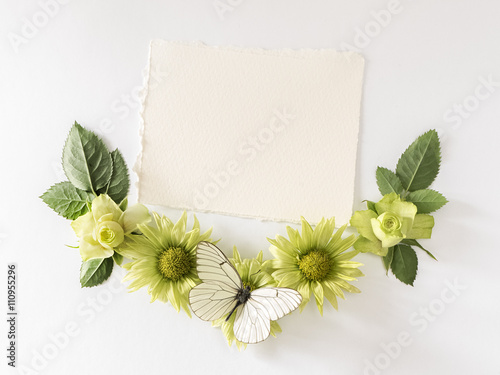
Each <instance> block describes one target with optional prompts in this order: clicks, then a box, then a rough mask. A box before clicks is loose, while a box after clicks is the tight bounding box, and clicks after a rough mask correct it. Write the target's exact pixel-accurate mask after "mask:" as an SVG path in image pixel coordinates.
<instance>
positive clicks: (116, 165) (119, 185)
mask: <svg viewBox="0 0 500 375" xmlns="http://www.w3.org/2000/svg"><path fill="white" fill-rule="evenodd" d="M110 155H111V159H112V161H113V173H112V175H111V179H110V180H109V183H108V184H107V185H106V186H105V187H104V188H102V189H101V190H99V191H98V193H100V194H102V193H106V194H108V195H109V196H110V197H111V199H113V200H114V201H115V203H116V204H120V202H121V201H123V200H124V199H125V198H126V197H127V194H128V190H129V187H130V180H129V176H128V168H127V164H126V163H125V160H124V159H123V156H122V154H121V153H120V151H118V149H116V150H114V151H113V152H112V153H111V154H110Z"/></svg>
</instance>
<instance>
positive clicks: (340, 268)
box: [40, 123, 447, 350]
mask: <svg viewBox="0 0 500 375" xmlns="http://www.w3.org/2000/svg"><path fill="white" fill-rule="evenodd" d="M440 154H441V152H440V143H439V137H438V134H437V132H436V131H435V130H430V131H428V132H427V133H425V134H423V135H421V136H420V137H419V138H418V139H417V140H415V141H414V142H413V143H412V144H411V145H410V146H409V147H408V148H407V149H406V151H405V152H404V153H403V154H402V156H401V158H400V159H399V161H398V163H397V166H396V170H395V172H394V171H392V170H389V169H387V168H383V167H378V168H377V171H376V178H377V184H378V187H379V190H380V193H381V194H382V195H383V197H382V199H381V200H380V201H378V202H376V203H375V202H373V201H366V203H367V209H366V210H363V211H356V212H355V213H354V215H353V216H352V218H351V220H350V224H351V226H352V227H354V228H356V230H357V232H358V233H359V235H358V236H356V235H355V234H352V235H350V236H348V237H345V238H343V237H342V234H343V233H344V231H345V229H346V227H347V224H345V225H344V226H342V227H340V228H339V229H338V230H335V219H334V218H330V219H325V218H323V219H322V220H321V221H320V222H319V223H318V224H317V225H316V226H315V227H314V228H313V227H312V226H311V225H310V224H309V223H308V222H307V221H306V219H304V218H302V219H301V221H302V226H301V231H300V232H299V231H298V230H296V229H293V228H291V227H289V226H287V228H286V229H287V234H288V238H285V237H283V236H280V235H277V236H276V238H275V239H268V240H269V242H270V244H271V246H270V252H271V253H272V255H273V256H274V259H271V260H266V261H264V260H263V253H262V251H261V252H260V253H259V254H258V255H257V257H256V258H253V259H242V258H241V256H240V254H239V252H238V250H237V248H236V247H234V249H233V257H232V258H230V259H228V258H227V257H226V256H225V255H224V253H223V252H222V251H221V250H220V249H219V248H217V246H216V243H217V241H213V240H212V239H211V238H210V235H211V229H210V230H208V231H206V232H203V233H202V232H201V230H200V223H199V221H198V219H197V218H196V216H194V224H193V227H192V228H191V229H189V228H187V214H186V212H184V213H183V214H182V216H181V218H180V219H179V220H178V221H177V222H175V223H174V222H173V221H172V220H170V219H169V218H168V217H165V216H160V215H159V214H157V213H156V212H151V213H150V212H149V210H148V208H146V207H145V206H144V205H142V204H139V203H138V204H135V205H132V206H129V205H128V200H127V195H128V191H129V187H130V181H129V174H128V169H127V165H126V163H125V161H124V159H123V157H122V154H121V153H120V151H119V150H114V151H112V152H109V150H108V149H107V147H106V145H105V144H104V142H103V141H102V139H100V138H99V137H98V136H97V135H96V134H94V133H93V132H91V131H89V130H87V129H85V128H83V127H82V126H80V125H79V124H77V123H75V124H74V126H73V127H72V129H71V131H70V133H69V136H68V138H67V140H66V144H65V146H64V149H63V156H62V165H63V169H64V172H65V174H66V176H67V178H68V181H65V182H60V183H57V184H55V185H53V186H52V187H51V188H50V189H49V190H47V192H45V193H44V194H43V195H42V196H41V197H40V198H41V199H42V200H43V201H44V202H45V203H46V204H47V205H48V206H49V207H50V208H52V209H53V210H54V211H55V212H57V213H58V214H59V215H61V216H63V217H65V218H66V219H69V220H72V222H71V227H72V228H73V230H74V232H75V234H76V235H77V237H78V238H79V242H78V246H77V247H76V248H78V249H79V251H80V255H81V257H82V261H83V262H82V266H81V270H80V283H81V286H82V287H93V286H96V285H100V284H102V283H103V282H104V281H106V280H107V279H108V278H109V276H110V275H111V272H112V270H113V267H114V265H115V264H116V265H117V266H121V267H123V268H124V269H125V270H127V274H126V276H125V278H124V280H126V281H130V284H129V285H128V288H129V290H130V291H137V290H139V289H141V288H143V287H147V291H148V293H149V294H150V295H151V302H153V301H155V300H160V301H162V302H164V303H167V302H168V303H170V304H171V305H172V306H173V307H174V308H175V309H176V310H177V311H180V310H181V309H182V310H184V311H185V312H186V314H187V315H188V316H190V317H191V311H193V312H194V314H195V315H196V316H198V317H199V318H200V319H203V320H206V321H211V322H212V325H213V326H216V327H220V328H221V330H222V332H223V333H224V335H225V337H226V339H227V341H228V343H229V345H232V343H233V342H235V343H236V346H237V347H238V349H240V350H241V349H244V348H246V345H247V344H248V343H257V342H260V341H263V340H265V339H266V338H267V337H268V336H269V335H273V336H276V334H277V333H279V332H281V328H280V326H279V325H278V323H277V320H278V319H279V318H281V317H283V316H284V315H287V314H289V313H291V312H292V311H293V310H295V309H297V308H300V311H302V309H303V308H304V307H305V306H306V305H307V303H308V302H309V300H310V298H311V296H312V295H313V296H314V299H315V301H316V305H317V307H318V309H319V312H320V313H321V314H323V303H324V300H325V298H326V299H327V300H328V302H330V303H331V305H332V306H333V307H334V308H335V309H338V304H337V298H338V297H340V298H343V299H344V298H345V297H344V291H347V292H351V293H359V292H360V290H359V289H358V288H356V287H355V286H353V285H351V284H350V283H349V282H352V281H356V280H357V279H356V278H357V277H360V276H363V273H362V272H361V271H360V270H359V267H360V266H362V264H361V263H358V262H355V261H352V259H353V258H354V257H355V256H356V255H357V254H358V253H359V252H370V253H373V254H375V255H378V256H380V257H381V258H382V261H383V264H384V266H385V269H386V272H388V271H389V270H391V272H392V273H393V274H394V275H395V277H396V278H397V279H399V280H400V281H402V282H403V283H405V284H408V285H413V283H414V281H415V278H416V275H417V266H418V260H417V254H416V252H415V249H416V248H418V249H421V250H423V251H425V252H426V253H427V254H428V255H429V256H431V257H432V258H433V259H436V258H435V257H434V256H433V255H432V254H431V253H430V252H429V251H428V250H426V249H425V248H424V247H423V246H422V245H421V244H420V243H419V242H418V241H417V240H419V239H428V238H431V234H432V228H433V227H434V218H433V217H432V216H431V215H429V214H430V213H432V212H434V211H436V210H438V209H439V208H441V207H442V206H443V205H445V204H446V203H447V200H446V198H445V197H444V196H443V195H442V194H440V193H439V192H437V191H435V190H432V189H429V186H430V185H431V184H432V182H433V181H434V180H435V178H436V176H437V175H438V173H439V167H440V161H441V155H440ZM124 259H126V260H128V261H127V262H124Z"/></svg>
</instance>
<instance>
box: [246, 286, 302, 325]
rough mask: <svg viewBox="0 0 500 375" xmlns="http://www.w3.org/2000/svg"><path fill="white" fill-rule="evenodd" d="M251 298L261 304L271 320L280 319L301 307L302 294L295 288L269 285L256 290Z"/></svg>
mask: <svg viewBox="0 0 500 375" xmlns="http://www.w3.org/2000/svg"><path fill="white" fill-rule="evenodd" d="M250 300H252V301H253V302H254V303H256V304H259V305H261V306H262V308H263V309H265V310H266V311H267V312H268V313H269V317H270V318H271V320H278V319H280V318H282V317H284V316H285V315H287V314H290V313H291V312H292V311H293V310H295V309H296V308H297V307H299V305H300V304H301V303H302V295H301V294H300V293H299V292H297V291H296V290H294V289H289V288H272V287H268V288H260V289H257V290H254V291H253V292H252V294H251V296H250Z"/></svg>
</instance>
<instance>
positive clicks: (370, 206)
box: [364, 201, 377, 212]
mask: <svg viewBox="0 0 500 375" xmlns="http://www.w3.org/2000/svg"><path fill="white" fill-rule="evenodd" d="M364 202H366V208H368V209H369V210H372V211H374V212H377V209H376V208H375V202H372V201H364Z"/></svg>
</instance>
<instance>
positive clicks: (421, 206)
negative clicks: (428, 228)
mask: <svg viewBox="0 0 500 375" xmlns="http://www.w3.org/2000/svg"><path fill="white" fill-rule="evenodd" d="M406 200H407V201H410V202H412V203H413V204H414V205H415V206H417V209H418V213H420V214H428V213H431V212H434V211H436V210H439V209H440V208H441V207H443V206H444V205H445V204H446V203H448V200H447V199H446V198H445V197H444V196H443V195H442V194H441V193H439V192H437V191H435V190H432V189H422V190H417V191H412V192H411V193H410V194H408V196H407V197H406Z"/></svg>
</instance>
